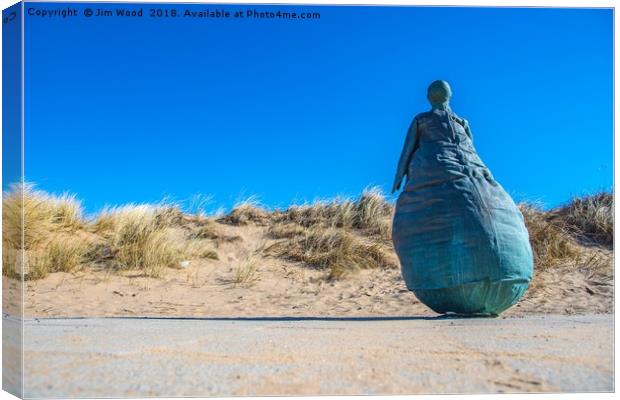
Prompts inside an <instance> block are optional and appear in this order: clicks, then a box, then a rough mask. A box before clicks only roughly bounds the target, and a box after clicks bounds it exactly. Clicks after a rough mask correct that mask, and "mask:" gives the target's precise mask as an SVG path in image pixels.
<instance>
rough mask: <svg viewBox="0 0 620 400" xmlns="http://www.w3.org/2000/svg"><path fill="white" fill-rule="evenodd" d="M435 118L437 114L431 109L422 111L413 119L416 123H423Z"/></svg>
mask: <svg viewBox="0 0 620 400" xmlns="http://www.w3.org/2000/svg"><path fill="white" fill-rule="evenodd" d="M436 118H437V115H436V114H435V113H434V112H432V111H424V112H421V113H419V114H418V115H416V116H415V118H414V119H415V120H416V121H418V124H424V123H427V122H430V121H432V120H434V119H436Z"/></svg>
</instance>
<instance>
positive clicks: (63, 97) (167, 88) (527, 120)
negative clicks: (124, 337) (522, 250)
mask: <svg viewBox="0 0 620 400" xmlns="http://www.w3.org/2000/svg"><path fill="white" fill-rule="evenodd" d="M98 6H99V7H101V8H106V9H115V8H116V7H117V5H114V4H99V5H98ZM28 7H34V8H36V9H44V8H54V9H56V8H62V7H63V5H62V4H59V3H53V4H44V3H29V4H26V10H27V9H28ZM71 7H72V8H76V9H78V10H79V12H80V16H79V17H75V18H66V19H62V18H40V17H29V16H26V21H25V25H26V27H25V37H26V43H25V58H26V65H25V79H26V90H25V105H26V114H25V124H26V159H25V170H26V179H27V180H29V181H34V182H36V183H38V184H39V186H40V188H42V189H44V190H47V191H51V192H63V191H70V192H73V193H76V194H77V195H78V197H79V198H81V199H82V200H83V201H84V204H85V206H86V209H87V210H88V211H89V212H93V211H95V210H97V209H99V208H100V207H102V206H103V205H105V204H110V205H113V204H122V203H127V202H152V201H157V200H159V199H161V198H162V197H163V196H171V197H173V198H174V199H178V200H184V199H188V198H190V197H191V196H192V195H194V194H197V193H204V194H211V195H213V196H214V202H213V204H212V206H213V207H217V206H224V207H230V206H231V205H232V204H233V203H234V202H235V201H237V200H239V199H240V198H243V197H247V196H249V195H257V196H258V197H259V198H260V200H261V201H262V202H263V203H264V204H266V205H268V206H280V207H283V206H286V205H288V204H290V203H292V202H301V201H304V200H312V199H314V198H317V197H332V196H335V195H339V194H340V195H356V194H358V193H359V192H360V191H361V190H362V189H363V188H364V187H365V186H367V185H379V186H381V187H383V188H384V190H386V191H387V190H389V189H390V187H391V184H392V182H393V177H394V172H395V167H396V162H397V160H398V157H399V154H400V150H401V147H402V144H403V140H404V135H405V132H406V129H407V127H408V125H409V123H410V121H411V119H412V118H413V116H415V114H417V113H419V112H422V111H425V110H427V109H428V108H429V106H428V104H427V102H426V98H425V97H426V96H425V95H426V87H427V85H428V84H429V83H430V82H431V81H432V80H435V79H445V80H447V81H449V82H450V84H451V85H452V88H453V92H454V97H453V101H452V107H453V109H454V110H455V112H457V113H458V114H459V115H461V116H463V117H465V118H467V119H468V120H469V121H470V124H471V126H472V131H473V135H474V144H475V146H476V148H477V150H478V152H479V154H480V156H481V157H482V159H483V160H484V162H485V163H486V164H487V165H488V166H489V168H490V169H491V171H492V172H493V174H494V175H495V177H496V178H497V180H498V181H499V182H500V183H501V184H502V185H503V186H504V187H505V188H506V189H507V190H508V192H509V193H510V194H511V195H512V196H513V197H514V198H515V199H516V200H525V199H527V200H538V201H543V202H544V203H545V204H546V205H547V206H554V205H557V204H559V203H562V202H564V201H567V200H568V199H569V198H570V197H571V196H573V195H579V194H583V193H587V192H592V191H594V190H598V189H604V188H607V189H610V188H611V187H612V185H613V104H612V103H613V85H612V80H613V58H612V57H613V42H612V33H613V13H612V11H611V10H609V9H525V8H495V9H492V8H420V7H340V6H327V7H326V6H323V7H320V6H292V7H284V6H258V5H253V6H251V7H250V8H252V9H257V10H270V9H271V10H297V11H314V12H320V14H321V18H320V20H305V21H299V20H298V21H290V20H284V21H283V20H260V19H259V20H249V19H247V18H246V19H220V20H215V19H191V18H176V19H174V18H167V19H166V18H160V19H157V18H149V17H147V15H146V14H148V9H149V8H150V6H148V5H145V4H141V5H138V6H137V7H136V8H140V7H141V8H143V9H144V13H145V16H144V17H143V18H118V17H109V18H95V17H92V18H86V17H84V16H83V15H82V12H83V9H84V8H86V7H91V8H95V6H94V5H90V6H89V5H87V4H80V5H77V6H76V5H71ZM173 8H176V9H177V10H180V11H181V12H182V11H183V10H184V9H186V8H189V9H191V10H194V11H196V10H204V9H205V8H210V9H214V8H216V6H213V5H210V6H207V5H179V4H177V5H174V6H173ZM222 8H225V9H227V10H229V11H231V12H234V11H235V10H244V11H245V10H246V9H247V8H248V7H246V6H240V7H237V6H229V5H227V6H223V7H222Z"/></svg>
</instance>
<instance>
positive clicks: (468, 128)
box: [463, 119, 474, 141]
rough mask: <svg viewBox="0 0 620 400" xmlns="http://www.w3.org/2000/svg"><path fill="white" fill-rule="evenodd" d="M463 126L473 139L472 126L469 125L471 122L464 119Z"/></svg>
mask: <svg viewBox="0 0 620 400" xmlns="http://www.w3.org/2000/svg"><path fill="white" fill-rule="evenodd" d="M463 128H465V133H466V134H467V136H469V139H470V140H471V141H473V140H474V137H473V136H472V134H471V128H470V127H469V122H467V120H466V119H463Z"/></svg>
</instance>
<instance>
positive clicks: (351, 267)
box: [270, 227, 397, 279]
mask: <svg viewBox="0 0 620 400" xmlns="http://www.w3.org/2000/svg"><path fill="white" fill-rule="evenodd" d="M270 250H271V251H272V252H273V253H274V254H275V255H276V256H279V257H284V258H288V259H291V260H294V261H300V262H303V263H306V264H308V265H310V266H313V267H315V268H319V269H324V270H327V271H328V278H329V279H335V278H341V277H343V276H345V275H346V274H348V273H350V272H353V271H355V270H358V269H362V268H393V267H396V266H397V264H396V262H395V259H394V257H393V256H392V255H391V251H390V250H389V249H388V248H385V247H384V246H382V245H380V244H378V243H373V242H366V241H364V240H362V239H361V238H360V237H359V236H357V235H354V234H352V233H350V232H348V231H346V230H343V229H338V228H321V227H314V228H310V229H307V230H306V231H305V232H304V233H303V234H301V235H300V236H297V237H295V238H293V239H291V240H286V241H281V242H278V243H276V244H274V245H273V246H271V248H270Z"/></svg>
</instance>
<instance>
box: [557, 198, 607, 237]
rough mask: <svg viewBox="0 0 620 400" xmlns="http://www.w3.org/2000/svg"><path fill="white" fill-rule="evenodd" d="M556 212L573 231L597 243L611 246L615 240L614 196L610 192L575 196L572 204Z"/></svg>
mask: <svg viewBox="0 0 620 400" xmlns="http://www.w3.org/2000/svg"><path fill="white" fill-rule="evenodd" d="M555 213H557V215H558V216H559V217H560V218H562V219H563V220H564V221H565V222H566V224H567V225H568V226H569V227H570V228H572V230H573V232H574V233H576V234H578V235H581V236H583V237H586V238H588V239H590V240H593V241H594V242H596V243H599V244H602V245H605V246H611V245H613V241H614V197H613V194H612V193H610V192H599V193H595V194H592V195H589V196H584V197H578V198H574V199H573V200H572V201H571V202H570V204H568V205H567V206H565V207H562V208H560V209H559V210H556V211H555Z"/></svg>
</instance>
